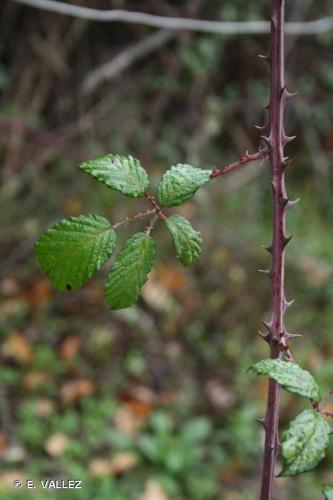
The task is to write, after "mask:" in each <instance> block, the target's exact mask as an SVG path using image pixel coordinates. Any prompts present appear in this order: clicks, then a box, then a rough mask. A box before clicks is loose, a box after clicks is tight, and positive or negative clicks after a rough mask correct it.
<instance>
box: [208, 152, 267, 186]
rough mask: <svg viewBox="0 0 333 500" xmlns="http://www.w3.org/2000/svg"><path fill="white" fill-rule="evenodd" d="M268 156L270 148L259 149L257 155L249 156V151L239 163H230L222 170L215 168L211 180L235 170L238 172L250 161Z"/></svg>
mask: <svg viewBox="0 0 333 500" xmlns="http://www.w3.org/2000/svg"><path fill="white" fill-rule="evenodd" d="M267 156H268V148H263V149H259V151H258V152H257V153H254V154H249V153H248V151H246V153H245V154H244V155H243V156H241V157H240V159H239V160H238V161H235V162H234V163H230V165H227V166H226V167H222V168H214V169H213V171H212V173H211V174H210V178H211V179H214V178H215V177H219V176H220V175H224V174H228V173H229V172H232V171H233V170H236V169H237V168H239V167H242V166H243V165H244V164H245V163H249V162H250V161H256V160H263V159H264V158H267Z"/></svg>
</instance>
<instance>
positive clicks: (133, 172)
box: [80, 154, 149, 198]
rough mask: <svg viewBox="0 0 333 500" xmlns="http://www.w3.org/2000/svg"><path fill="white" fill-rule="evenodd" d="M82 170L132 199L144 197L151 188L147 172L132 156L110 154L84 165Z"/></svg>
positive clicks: (81, 166) (81, 167)
mask: <svg viewBox="0 0 333 500" xmlns="http://www.w3.org/2000/svg"><path fill="white" fill-rule="evenodd" d="M80 169H81V170H82V172H86V173H87V174H89V175H92V176H93V177H94V178H95V179H97V180H98V181H100V182H103V184H106V185H107V186H108V187H109V188H111V189H116V190H117V191H120V192H121V193H123V194H125V195H127V196H130V197H132V198H138V197H139V196H143V195H144V193H145V192H146V191H147V190H148V188H149V179H148V174H147V172H146V171H145V169H144V168H143V167H142V166H141V164H140V162H139V160H136V159H135V158H133V157H132V156H120V155H112V154H108V155H106V156H101V157H99V158H95V159H94V160H89V161H86V162H84V163H82V165H80Z"/></svg>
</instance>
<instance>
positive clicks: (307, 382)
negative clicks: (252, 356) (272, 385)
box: [249, 359, 321, 402]
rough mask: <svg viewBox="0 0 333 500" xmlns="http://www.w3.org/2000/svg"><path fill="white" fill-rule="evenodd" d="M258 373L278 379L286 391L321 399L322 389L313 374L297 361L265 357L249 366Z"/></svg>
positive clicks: (317, 400) (315, 399) (314, 399)
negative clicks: (303, 368) (296, 362)
mask: <svg viewBox="0 0 333 500" xmlns="http://www.w3.org/2000/svg"><path fill="white" fill-rule="evenodd" d="M249 369H250V370H252V371H254V372H255V373H256V374H257V375H267V376H268V377H270V378H272V379H274V380H276V382H278V384H280V385H281V387H283V388H284V389H285V390H286V391H289V392H293V393H294V394H298V395H299V396H304V397H305V398H309V399H311V400H312V401H316V402H319V401H320V400H321V394H320V389H319V386H318V384H317V382H316V381H315V379H314V378H313V376H312V375H311V373H309V372H308V371H306V370H302V368H300V367H299V366H298V365H296V364H295V363H290V362H287V361H282V360H281V359H264V360H263V361H259V363H256V364H255V365H253V366H251V367H250V368H249Z"/></svg>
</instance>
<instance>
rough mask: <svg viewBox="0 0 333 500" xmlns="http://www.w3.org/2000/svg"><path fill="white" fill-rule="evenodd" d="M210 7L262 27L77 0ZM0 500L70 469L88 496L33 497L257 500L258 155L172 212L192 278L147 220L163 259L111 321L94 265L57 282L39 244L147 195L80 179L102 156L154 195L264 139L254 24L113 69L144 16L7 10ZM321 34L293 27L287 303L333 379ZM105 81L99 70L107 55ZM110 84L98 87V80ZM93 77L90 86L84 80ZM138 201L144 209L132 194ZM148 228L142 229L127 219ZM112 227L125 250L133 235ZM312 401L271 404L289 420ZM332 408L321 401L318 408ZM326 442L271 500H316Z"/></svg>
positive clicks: (260, 384)
mask: <svg viewBox="0 0 333 500" xmlns="http://www.w3.org/2000/svg"><path fill="white" fill-rule="evenodd" d="M71 3H76V4H80V5H86V6H89V7H96V8H112V7H114V8H126V9H134V10H142V11H146V12H151V13H156V14H160V15H178V16H191V17H196V18H202V19H204V18H206V19H221V20H250V19H265V18H267V16H268V14H269V2H268V1H263V0H257V1H256V2H248V0H223V1H222V0H214V1H213V0H206V1H203V0H192V1H186V0H174V1H164V0H158V1H156V0H155V1H152V0H150V1H149V0H147V1H130V0H114V1H111V0H110V1H107V0H91V1H89V2H88V1H85V0H81V1H79V0H77V1H75V2H71ZM287 4H289V5H288V13H287V15H288V19H289V20H308V19H316V18H318V17H321V16H326V15H333V6H332V2H331V1H330V0H316V2H315V1H313V0H306V1H305V0H301V1H299V0H298V1H294V2H287ZM0 33H1V34H0V37H1V44H0V55H1V64H0V89H1V99H0V129H1V134H0V155H1V200H0V206H1V210H0V220H1V234H0V242H1V245H0V254H1V264H0V296H1V306H0V327H1V350H0V356H1V366H0V405H1V412H0V420H1V432H0V458H1V464H0V467H1V470H0V498H1V499H4V500H12V499H13V500H14V499H21V498H22V499H23V498H24V499H28V498H30V496H29V495H30V491H29V490H26V489H24V490H18V491H14V489H13V487H12V481H13V480H14V479H17V478H18V479H22V480H23V481H25V479H27V478H28V479H35V480H36V481H39V480H40V479H45V478H61V479H81V480H82V489H81V490H59V491H60V493H59V492H58V494H57V492H55V491H52V490H47V491H43V490H42V489H41V487H39V488H36V490H35V491H33V494H32V495H31V498H38V499H40V500H42V499H54V498H58V497H61V498H64V499H68V500H72V499H76V498H78V499H84V500H87V499H91V498H94V499H96V500H97V499H98V500H106V499H110V498H111V499H112V500H136V499H140V500H166V499H175V500H183V499H184V500H185V499H189V500H210V499H221V500H222V499H223V500H243V499H244V500H249V499H255V498H257V495H258V489H259V477H260V462H261V452H262V447H263V431H262V429H261V428H260V426H259V425H258V424H257V423H256V422H255V419H256V418H257V417H260V416H262V415H263V411H264V407H265V395H266V382H265V380H262V379H260V378H258V379H257V378H255V377H253V376H251V375H249V374H246V369H247V367H248V366H249V365H250V364H252V363H253V362H254V361H256V360H259V359H261V358H263V357H265V356H267V346H266V345H265V344H264V343H263V342H261V341H260V340H259V337H258V336H257V330H258V328H260V327H261V323H260V319H261V318H267V316H268V315H269V308H270V289H269V284H268V282H267V280H265V278H264V277H262V276H260V275H259V274H258V273H257V269H258V268H263V267H265V265H267V264H268V263H269V258H268V257H269V256H268V254H267V255H265V252H264V251H263V249H262V247H261V245H263V244H267V243H268V242H269V240H270V235H271V189H270V185H269V169H268V165H267V164H259V163H258V164H256V165H254V164H251V165H248V166H247V167H245V168H244V169H242V170H241V171H239V172H236V173H234V174H232V175H230V176H229V177H227V176H226V177H223V178H218V179H216V180H214V182H211V183H210V185H208V186H207V187H205V188H204V189H202V190H201V191H200V192H199V193H198V194H197V195H196V196H195V199H193V200H192V201H190V202H188V203H187V204H186V205H185V206H184V207H181V209H179V210H178V212H181V213H182V214H183V215H186V216H187V217H189V218H190V219H191V221H192V222H193V224H194V226H195V227H197V228H198V229H200V230H201V231H202V232H203V234H204V239H205V244H204V252H203V255H202V256H201V258H200V260H199V263H198V264H196V265H195V266H193V268H191V269H186V270H184V269H183V268H181V266H180V265H178V263H177V262H176V260H175V257H174V252H173V248H172V243H171V241H170V236H169V235H168V234H167V232H166V231H165V229H164V228H163V227H160V226H158V227H157V228H156V230H155V231H154V234H155V237H156V240H157V242H158V258H157V265H156V267H155V270H154V272H153V274H152V277H151V279H150V281H149V282H148V283H147V285H146V286H145V287H144V290H143V294H142V297H141V299H140V302H139V304H138V305H137V306H135V307H133V308H131V309H129V310H126V311H123V312H117V313H113V312H112V313H111V312H110V311H109V310H108V309H107V308H106V306H105V304H104V302H103V283H104V277H105V274H106V272H107V268H108V267H109V266H106V269H105V268H104V270H103V271H102V272H100V273H99V274H98V276H97V277H96V278H94V279H92V280H90V282H89V283H88V284H87V285H86V286H85V287H84V289H82V290H81V291H78V292H73V293H68V294H64V293H60V292H57V291H55V290H53V289H52V287H51V286H50V285H49V283H48V282H47V280H46V279H45V277H44V276H43V275H42V274H41V272H40V269H39V268H38V266H37V263H36V259H35V257H34V253H33V244H34V241H35V239H36V238H37V236H38V234H40V232H42V231H44V230H45V228H46V227H48V226H49V225H51V224H52V223H53V222H55V221H57V220H58V219H60V218H62V217H64V216H66V215H77V214H79V213H89V212H92V213H98V214H100V215H104V216H109V217H110V219H111V220H112V221H116V220H120V219H122V218H123V217H124V216H126V215H129V214H132V213H134V212H135V211H136V210H137V208H138V206H140V207H141V208H142V207H144V206H145V205H144V202H140V201H139V202H138V201H136V200H130V199H125V198H124V197H122V196H121V195H120V194H118V193H115V192H112V191H110V190H108V189H106V188H105V187H104V186H102V185H99V184H98V183H96V182H95V181H94V180H93V179H91V178H89V177H87V176H84V175H82V174H80V173H78V171H77V165H78V163H79V162H80V161H81V160H84V159H88V158H91V157H94V156H95V155H98V154H103V153H107V152H113V153H120V154H122V153H123V154H128V153H131V154H132V155H133V156H136V157H138V158H140V159H141V160H142V163H143V164H144V166H145V168H146V169H147V170H148V171H149V174H150V176H151V178H152V182H153V185H154V187H156V185H157V183H158V180H159V178H160V175H161V173H162V172H163V171H164V170H165V169H166V168H167V167H168V166H170V165H171V164H173V163H175V162H188V163H192V164H193V165H196V166H200V167H204V168H212V167H214V166H223V165H224V164H227V163H229V162H230V161H234V160H235V159H237V158H238V157H239V156H240V155H241V154H242V153H244V152H245V151H246V150H249V151H251V152H254V151H255V150H256V149H257V147H258V145H259V132H258V131H257V130H256V129H255V128H254V125H255V124H261V123H262V122H263V121H264V118H265V111H264V109H263V105H264V104H265V103H266V102H267V99H268V71H267V68H266V67H265V65H264V64H263V63H262V61H261V60H260V59H259V58H258V57H257V55H258V54H260V53H265V52H267V47H268V41H269V40H268V36H266V35H260V36H259V35H258V36H255V35H252V36H238V35H234V36H218V35H209V34H198V33H196V34H194V33H189V32H186V33H180V32H177V33H175V34H174V35H172V37H170V38H169V40H165V42H163V43H161V44H160V46H159V48H158V49H155V50H151V51H150V53H147V54H143V55H142V57H141V58H138V59H137V60H135V61H133V62H132V64H131V65H129V66H128V67H127V68H125V69H123V70H122V71H118V69H117V68H118V66H117V64H119V59H118V62H117V59H116V58H117V57H118V56H119V55H121V56H122V58H125V59H126V58H128V49H129V48H131V47H133V46H136V44H138V43H139V42H140V41H142V40H143V39H145V38H147V37H149V36H151V34H152V33H153V30H152V29H149V28H147V27H143V26H137V25H125V24H120V23H116V24H103V23H93V22H87V21H83V20H80V19H73V18H68V17H64V16H60V15H55V14H49V13H46V12H42V11H37V10H33V9H30V8H28V7H23V6H20V5H18V4H15V3H13V2H11V1H10V0H8V1H6V0H5V1H4V2H1V6H0ZM332 45H333V32H332V33H326V34H325V35H319V36H308V37H288V40H287V75H288V85H289V88H290V90H296V89H297V90H298V92H299V96H298V97H297V98H296V99H293V101H292V102H291V103H290V106H289V109H288V112H287V124H288V125H287V129H288V133H289V134H291V135H294V134H297V136H298V138H297V140H296V141H294V142H293V143H292V144H291V145H290V146H288V154H289V155H290V156H291V158H292V162H291V164H290V167H289V168H288V172H287V178H288V179H287V180H288V185H289V192H290V195H291V197H292V198H298V197H300V198H301V202H300V204H299V205H298V208H297V209H295V210H294V211H292V213H290V216H289V220H288V229H289V231H290V233H293V234H294V239H293V241H292V244H291V245H290V246H289V247H288V258H287V276H288V278H287V292H288V297H289V298H294V297H295V298H296V303H295V305H294V307H293V308H292V309H291V310H290V311H289V313H288V315H287V326H288V328H289V330H290V331H292V332H297V333H301V334H303V335H304V337H303V339H302V340H299V341H297V342H295V343H294V345H293V350H294V354H295V357H296V359H297V361H298V362H299V363H300V364H302V365H303V366H304V367H306V368H309V369H311V370H312V372H313V373H314V374H315V376H316V377H317V378H318V380H319V382H320V383H321V385H322V386H323V388H324V389H325V390H326V391H328V390H330V389H332V388H333V364H332V355H333V343H332V325H333V232H332V230H331V226H332V217H333V201H332V192H333V175H332V172H331V167H332V162H333V65H332V62H333V60H332ZM105 63H108V64H109V63H110V64H111V70H110V64H109V66H108V68H109V69H108V72H109V73H108V74H106V75H104V76H103V65H104V64H105ZM101 75H102V77H101ZM89 82H90V83H89ZM141 203H142V204H141ZM141 226H142V223H141ZM141 226H140V223H139V224H135V226H134V228H133V227H131V228H125V229H123V230H122V235H121V237H120V240H121V241H124V240H125V238H126V236H127V235H128V234H130V233H129V231H133V230H134V229H138V228H139V227H141ZM303 406H304V402H303V401H302V400H300V399H298V398H297V397H294V396H290V395H286V394H284V395H283V397H282V411H281V425H282V427H283V426H284V425H285V424H286V422H287V421H288V419H290V418H292V417H293V416H295V415H296V412H297V411H299V410H300V409H301V408H302V407H303ZM326 408H327V409H330V410H331V411H332V410H333V400H332V398H331V399H329V398H328V399H327V400H326ZM332 465H333V451H332V450H331V452H330V453H329V455H328V457H327V458H326V459H325V461H323V462H322V463H321V465H320V467H319V468H318V469H317V470H316V471H315V472H312V473H309V474H305V475H304V476H301V477H299V478H295V479H285V478H283V479H278V480H277V481H276V493H275V497H274V498H275V499H276V500H277V499H278V500H284V499H290V498H297V499H300V500H310V499H311V500H313V499H317V498H320V488H321V484H323V483H333V473H332Z"/></svg>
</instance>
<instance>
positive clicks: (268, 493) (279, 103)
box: [260, 0, 293, 500]
mask: <svg viewBox="0 0 333 500" xmlns="http://www.w3.org/2000/svg"><path fill="white" fill-rule="evenodd" d="M284 23H285V0H272V19H271V51H270V54H269V56H268V58H267V60H268V63H269V65H270V68H271V82H270V83H271V95H270V103H269V106H268V110H269V122H268V125H267V126H266V127H264V128H263V130H264V132H265V133H267V135H268V136H267V137H263V138H264V140H265V141H266V143H267V145H268V147H269V151H270V154H269V156H270V163H271V170H272V188H273V240H272V244H271V246H270V247H268V248H267V250H268V251H269V252H270V253H271V255H272V265H271V268H270V269H269V270H268V272H267V274H268V275H269V276H270V278H271V282H272V315H271V319H270V321H269V322H268V323H265V326H266V327H267V329H268V334H267V336H266V337H265V340H266V341H267V342H268V343H269V345H270V355H271V358H278V357H280V356H281V352H283V351H286V350H287V352H288V353H289V354H290V352H289V348H288V340H290V339H291V337H292V336H291V335H290V334H288V332H287V331H286V328H285V325H284V315H285V312H286V309H287V307H288V305H289V303H288V302H287V301H286V299H285V291H284V277H285V259H284V250H285V247H286V245H287V243H288V242H289V238H287V236H286V231H285V226H286V214H287V209H288V208H290V207H291V206H293V203H291V202H290V201H289V199H288V197H287V192H286V186H285V177H284V171H285V167H286V165H287V163H288V159H287V158H285V157H284V147H285V145H286V144H287V143H288V142H290V141H291V140H292V139H293V138H292V137H287V136H286V135H285V132H284V108H285V104H286V101H287V99H288V98H289V97H291V94H289V92H288V91H287V89H286V86H285V70H284V29H285V24H284ZM282 348H283V349H282ZM279 391H280V388H279V385H278V384H277V383H276V382H275V381H274V380H272V379H270V380H269V388H268V401H267V410H266V416H265V419H264V427H265V451H264V464H263V471H262V484H261V496H260V499H261V500H271V497H272V486H273V477H274V466H275V462H276V457H277V455H278V452H279V446H280V445H279V437H278V425H279Z"/></svg>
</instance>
